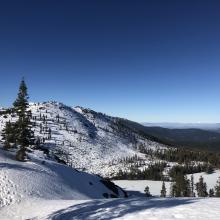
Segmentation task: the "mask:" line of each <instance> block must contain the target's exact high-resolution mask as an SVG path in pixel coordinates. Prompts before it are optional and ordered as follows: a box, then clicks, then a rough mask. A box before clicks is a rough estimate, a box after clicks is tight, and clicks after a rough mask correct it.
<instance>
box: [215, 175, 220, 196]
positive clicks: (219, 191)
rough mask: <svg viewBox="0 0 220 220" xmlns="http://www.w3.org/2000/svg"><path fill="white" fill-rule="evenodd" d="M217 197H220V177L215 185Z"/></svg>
mask: <svg viewBox="0 0 220 220" xmlns="http://www.w3.org/2000/svg"><path fill="white" fill-rule="evenodd" d="M215 196H216V197H220V177H219V178H218V181H217V183H216V185H215Z"/></svg>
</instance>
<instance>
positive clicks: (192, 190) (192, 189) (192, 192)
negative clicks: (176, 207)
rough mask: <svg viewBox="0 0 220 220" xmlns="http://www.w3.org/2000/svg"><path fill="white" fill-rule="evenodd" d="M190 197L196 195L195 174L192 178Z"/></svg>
mask: <svg viewBox="0 0 220 220" xmlns="http://www.w3.org/2000/svg"><path fill="white" fill-rule="evenodd" d="M190 197H195V193H194V177H193V175H191V178H190Z"/></svg>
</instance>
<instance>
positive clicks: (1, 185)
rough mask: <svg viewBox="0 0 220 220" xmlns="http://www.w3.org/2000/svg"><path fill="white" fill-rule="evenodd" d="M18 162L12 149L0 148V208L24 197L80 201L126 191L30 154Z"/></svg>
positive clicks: (116, 194) (121, 193)
mask: <svg viewBox="0 0 220 220" xmlns="http://www.w3.org/2000/svg"><path fill="white" fill-rule="evenodd" d="M29 157H30V158H31V161H28V162H18V161H16V160H15V159H14V153H13V152H5V151H3V150H0V168H1V169H0V207H3V206H7V205H10V204H13V203H19V202H21V201H24V200H27V199H30V198H31V199H37V198H38V199H49V200H61V199H62V200H64V199H65V200H69V199H72V200H73V199H74V200H79V199H80V200H82V199H101V198H111V197H113V198H115V197H124V196H126V193H125V192H123V190H121V189H120V188H119V187H117V186H115V185H114V184H112V183H111V182H109V181H107V180H104V179H102V178H100V177H98V176H97V175H92V174H88V173H85V172H79V171H77V170H75V169H72V168H70V167H68V166H66V165H62V164H59V163H56V162H53V161H48V160H43V159H40V158H39V155H37V154H36V151H35V154H29Z"/></svg>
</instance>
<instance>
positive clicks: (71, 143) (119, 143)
mask: <svg viewBox="0 0 220 220" xmlns="http://www.w3.org/2000/svg"><path fill="white" fill-rule="evenodd" d="M30 109H31V111H32V116H33V123H34V124H35V127H34V131H35V136H36V137H38V138H39V140H41V142H44V143H43V145H44V148H46V149H47V150H46V151H47V152H48V150H49V156H50V157H51V158H54V159H57V160H59V161H60V162H65V163H66V164H68V165H69V166H72V167H74V168H77V169H83V170H86V171H88V172H91V173H95V174H100V175H102V176H105V177H111V176H114V174H115V173H117V172H118V171H119V169H121V170H123V169H125V164H124V163H122V162H121V161H122V159H123V158H126V157H134V156H136V157H139V158H143V160H144V163H145V165H146V164H147V163H148V162H149V159H148V158H146V155H144V154H142V153H140V151H139V148H140V147H142V148H143V147H144V148H148V149H158V148H164V147H166V146H165V145H163V144H160V143H157V142H155V141H152V140H151V139H150V138H148V137H146V136H144V135H142V134H141V133H139V132H137V131H135V130H132V129H131V128H128V127H126V126H125V125H123V124H122V123H121V122H120V119H119V118H114V117H110V116H107V115H105V114H102V113H97V112H95V111H92V110H90V109H85V108H82V107H75V108H72V107H68V106H65V105H64V104H61V103H57V102H45V103H32V104H30ZM12 116H13V115H11V116H9V115H8V117H7V118H6V117H5V116H4V115H1V116H0V132H1V129H2V128H3V126H4V124H5V122H6V121H8V120H15V118H14V117H12ZM50 134H51V137H50ZM46 151H45V152H46Z"/></svg>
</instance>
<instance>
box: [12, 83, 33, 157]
mask: <svg viewBox="0 0 220 220" xmlns="http://www.w3.org/2000/svg"><path fill="white" fill-rule="evenodd" d="M28 98H29V97H28V94H27V86H26V84H25V81H24V79H22V81H21V84H20V87H19V92H18V97H17V99H16V100H15V102H14V110H15V113H16V114H17V115H18V120H17V122H16V134H17V136H16V140H17V144H18V145H20V150H19V151H18V152H17V155H16V158H17V159H18V160H21V161H23V160H24V159H25V157H26V150H27V147H28V146H29V145H31V144H33V141H34V136H33V132H32V130H31V121H30V118H31V112H30V111H28V107H29V105H28Z"/></svg>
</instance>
